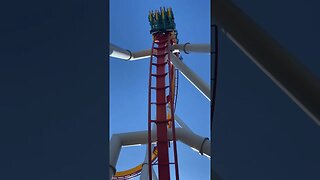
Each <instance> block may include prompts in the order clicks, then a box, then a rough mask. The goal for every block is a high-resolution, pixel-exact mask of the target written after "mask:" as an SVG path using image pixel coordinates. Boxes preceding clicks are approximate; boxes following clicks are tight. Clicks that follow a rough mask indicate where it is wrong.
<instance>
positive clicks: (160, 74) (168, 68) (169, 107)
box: [148, 31, 179, 180]
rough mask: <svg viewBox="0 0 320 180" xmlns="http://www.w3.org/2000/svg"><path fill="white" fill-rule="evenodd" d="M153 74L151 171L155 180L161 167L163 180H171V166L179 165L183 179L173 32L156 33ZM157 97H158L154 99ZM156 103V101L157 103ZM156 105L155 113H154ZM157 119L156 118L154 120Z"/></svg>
mask: <svg viewBox="0 0 320 180" xmlns="http://www.w3.org/2000/svg"><path fill="white" fill-rule="evenodd" d="M153 38H154V41H153V43H152V54H151V59H150V74H149V91H148V96H149V100H148V102H149V104H148V155H149V158H148V171H149V180H152V176H150V175H151V172H152V165H158V176H159V177H158V178H159V180H170V164H174V165H175V175H176V179H177V180H179V171H178V156H177V145H176V135H175V123H174V118H173V117H174V90H175V78H174V70H175V68H174V66H173V64H172V63H171V61H170V57H169V51H170V50H169V45H171V44H172V43H173V41H172V33H171V32H170V31H168V32H158V33H154V34H153ZM154 96H155V97H154ZM153 101H154V102H153ZM154 106H155V112H153V110H154V108H153V107H154ZM152 118H153V119H152ZM151 123H155V124H156V130H157V133H156V139H155V140H156V142H157V147H158V163H153V164H152V161H151ZM168 128H171V129H172V136H173V137H172V141H173V151H174V152H173V154H174V162H170V158H169V146H170V139H169V137H168Z"/></svg>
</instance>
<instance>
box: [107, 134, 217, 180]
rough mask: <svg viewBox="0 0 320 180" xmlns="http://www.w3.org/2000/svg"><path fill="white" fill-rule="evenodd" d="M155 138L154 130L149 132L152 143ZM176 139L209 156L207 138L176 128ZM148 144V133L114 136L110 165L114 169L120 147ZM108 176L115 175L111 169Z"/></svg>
mask: <svg viewBox="0 0 320 180" xmlns="http://www.w3.org/2000/svg"><path fill="white" fill-rule="evenodd" d="M155 137H156V130H155V131H152V132H151V141H152V142H154V141H155V139H156V138H155ZM168 137H169V140H172V131H171V130H169V131H168ZM176 138H177V140H178V141H181V142H182V143H184V144H186V145H188V146H190V147H191V148H193V149H196V150H197V151H198V152H200V150H201V149H202V152H203V154H204V155H206V156H207V157H210V156H211V152H210V150H211V147H210V140H207V139H208V138H204V137H201V136H199V135H197V134H195V133H193V132H192V131H191V130H188V129H183V128H176ZM147 143H148V131H137V132H130V133H121V134H114V135H112V137H111V140H110V165H111V166H113V167H116V164H117V161H118V158H119V155H120V150H121V147H122V146H126V145H134V144H147ZM109 172H110V176H109V179H110V180H111V179H112V176H113V175H114V174H115V172H114V171H113V168H112V167H110V169H109Z"/></svg>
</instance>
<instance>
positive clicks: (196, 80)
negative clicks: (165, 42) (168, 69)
mask: <svg viewBox="0 0 320 180" xmlns="http://www.w3.org/2000/svg"><path fill="white" fill-rule="evenodd" d="M170 59H171V62H172V63H173V65H174V66H175V67H176V68H177V69H179V70H180V72H181V74H182V75H183V76H184V77H185V78H187V79H188V80H189V81H190V83H191V84H193V86H194V87H196V88H197V89H198V90H199V91H200V92H201V93H202V94H203V95H204V96H205V97H206V98H207V99H208V100H209V101H211V97H210V88H209V86H208V85H207V84H206V83H205V82H204V81H203V80H202V79H201V78H200V77H199V76H197V75H196V74H195V73H194V72H193V71H192V70H191V69H190V68H189V67H188V66H187V65H185V64H184V63H183V62H182V61H181V60H180V59H179V58H178V57H177V56H176V55H174V54H173V53H171V52H170Z"/></svg>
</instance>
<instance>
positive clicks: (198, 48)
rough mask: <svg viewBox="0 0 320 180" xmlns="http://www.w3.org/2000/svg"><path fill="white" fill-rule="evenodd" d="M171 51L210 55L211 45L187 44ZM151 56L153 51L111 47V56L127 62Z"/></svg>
mask: <svg viewBox="0 0 320 180" xmlns="http://www.w3.org/2000/svg"><path fill="white" fill-rule="evenodd" d="M170 50H172V51H176V50H180V51H182V52H185V53H187V54H189V53H191V52H195V53H208V54H210V45H209V44H190V43H185V44H177V45H173V46H170ZM150 55H151V49H147V50H142V51H135V52H131V51H130V50H126V49H123V48H120V47H118V46H116V45H114V44H111V43H110V45H109V56H111V57H114V58H119V59H123V60H127V61H134V60H139V59H145V58H150Z"/></svg>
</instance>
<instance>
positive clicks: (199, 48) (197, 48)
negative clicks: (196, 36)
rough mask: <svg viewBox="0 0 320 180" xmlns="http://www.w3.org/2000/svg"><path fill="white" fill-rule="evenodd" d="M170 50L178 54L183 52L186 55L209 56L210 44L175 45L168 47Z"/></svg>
mask: <svg viewBox="0 0 320 180" xmlns="http://www.w3.org/2000/svg"><path fill="white" fill-rule="evenodd" d="M170 50H179V51H180V52H184V53H186V54H189V53H191V52H193V53H208V54H210V44H190V43H185V44H175V45H172V46H171V47H170Z"/></svg>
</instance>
